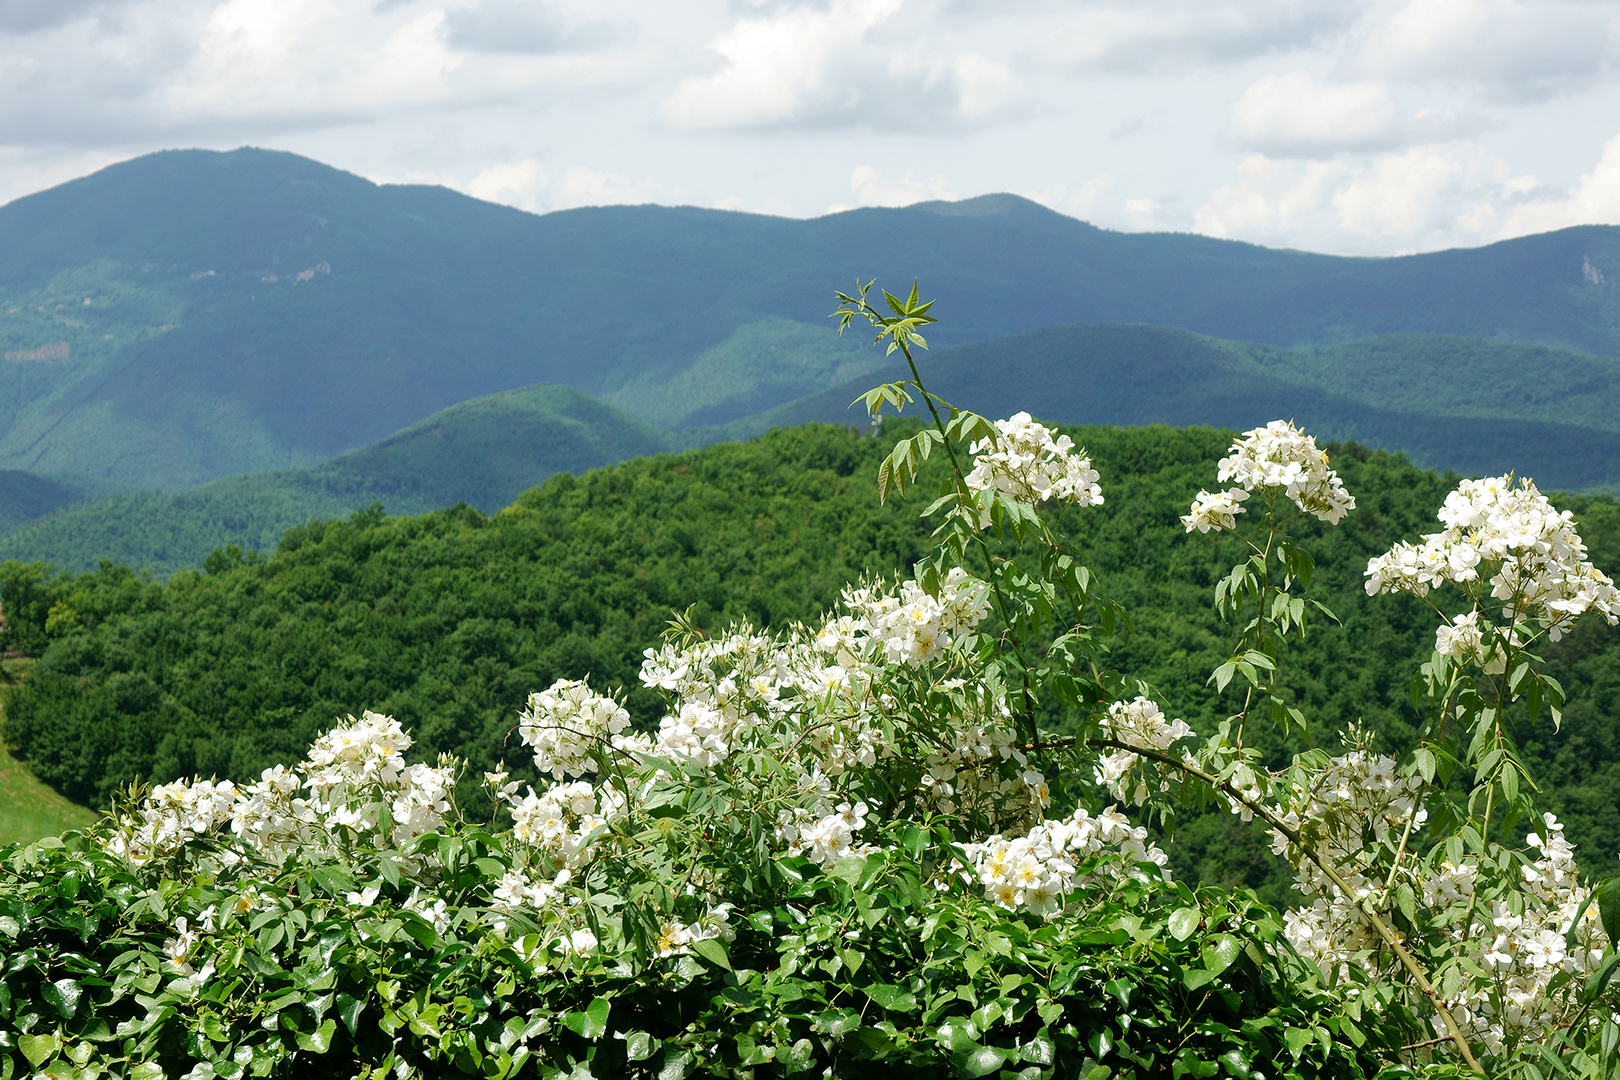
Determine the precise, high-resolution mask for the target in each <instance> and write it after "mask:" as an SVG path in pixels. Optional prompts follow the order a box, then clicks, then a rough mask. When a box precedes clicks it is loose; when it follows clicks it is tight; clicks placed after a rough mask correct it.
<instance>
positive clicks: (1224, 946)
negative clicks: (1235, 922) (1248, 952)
mask: <svg viewBox="0 0 1620 1080" xmlns="http://www.w3.org/2000/svg"><path fill="white" fill-rule="evenodd" d="M1237 956H1238V941H1237V938H1235V937H1233V936H1232V935H1231V934H1217V935H1216V936H1215V937H1214V938H1213V939H1212V940H1210V941H1209V942H1208V943H1207V944H1205V946H1204V957H1203V959H1204V967H1205V968H1207V969H1208V970H1209V972H1210V973H1211V974H1213V975H1219V974H1220V973H1221V972H1223V971H1225V970H1226V969H1227V968H1229V967H1231V966H1232V961H1234V960H1236V959H1237Z"/></svg>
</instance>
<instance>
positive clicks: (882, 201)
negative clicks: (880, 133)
mask: <svg viewBox="0 0 1620 1080" xmlns="http://www.w3.org/2000/svg"><path fill="white" fill-rule="evenodd" d="M949 184H950V181H948V180H946V179H945V177H943V176H930V177H929V178H928V179H926V180H918V179H917V178H915V177H914V176H912V175H911V173H909V172H908V173H906V174H905V175H904V176H902V177H901V178H900V179H898V180H890V179H889V178H888V177H886V176H884V175H883V173H882V172H880V171H879V170H877V169H875V168H873V167H872V166H870V165H861V166H859V167H857V168H856V169H855V171H854V172H852V173H851V174H850V176H849V190H850V194H852V195H854V196H855V202H854V205H855V206H910V205H911V204H912V203H920V202H930V201H932V200H935V199H954V198H956V196H955V195H953V194H952V193H951V190H950V186H949ZM849 208H850V207H849V205H846V204H842V203H839V204H835V205H833V206H832V207H829V208H828V210H827V212H828V213H829V214H836V213H837V212H839V211H840V210H848V209H849Z"/></svg>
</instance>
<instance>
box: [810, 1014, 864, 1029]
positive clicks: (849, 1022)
mask: <svg viewBox="0 0 1620 1080" xmlns="http://www.w3.org/2000/svg"><path fill="white" fill-rule="evenodd" d="M860 1026H861V1014H860V1013H858V1012H856V1011H855V1010H854V1009H828V1010H827V1011H826V1012H824V1013H822V1014H821V1015H820V1016H818V1017H816V1019H815V1023H813V1024H812V1025H811V1027H812V1028H813V1029H814V1030H815V1031H819V1032H820V1033H821V1034H823V1035H846V1034H848V1033H849V1032H851V1031H854V1030H855V1029H856V1028H858V1027H860Z"/></svg>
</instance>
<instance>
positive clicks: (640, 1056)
mask: <svg viewBox="0 0 1620 1080" xmlns="http://www.w3.org/2000/svg"><path fill="white" fill-rule="evenodd" d="M657 1049H658V1042H657V1040H655V1039H654V1038H653V1037H652V1036H651V1035H649V1034H647V1033H646V1032H645V1031H632V1032H631V1033H630V1034H628V1035H626V1036H625V1037H624V1056H625V1059H626V1060H628V1061H646V1060H647V1059H648V1058H650V1057H652V1056H653V1054H654V1052H656V1051H657Z"/></svg>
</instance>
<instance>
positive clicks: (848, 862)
mask: <svg viewBox="0 0 1620 1080" xmlns="http://www.w3.org/2000/svg"><path fill="white" fill-rule="evenodd" d="M827 873H829V874H831V875H832V876H833V877H835V878H837V879H838V880H840V881H845V882H848V883H849V886H850V887H851V888H854V887H855V886H856V885H859V884H860V883H861V878H862V876H864V875H865V873H866V859H865V857H864V856H861V855H845V856H844V857H843V858H842V859H839V860H838V862H837V863H836V864H835V865H834V866H833V868H832V869H831V870H829V871H827Z"/></svg>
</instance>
